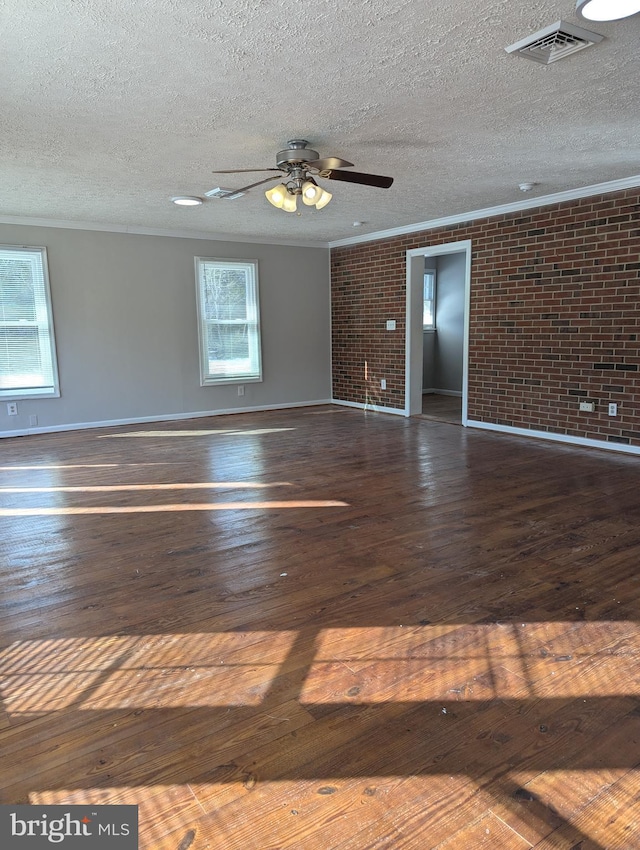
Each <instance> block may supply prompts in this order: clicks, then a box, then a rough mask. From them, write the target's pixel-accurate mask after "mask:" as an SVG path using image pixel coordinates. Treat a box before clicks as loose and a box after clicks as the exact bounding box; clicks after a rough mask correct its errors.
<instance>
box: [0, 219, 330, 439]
mask: <svg viewBox="0 0 640 850" xmlns="http://www.w3.org/2000/svg"><path fill="white" fill-rule="evenodd" d="M0 244H6V245H34V246H46V248H47V252H48V258H49V275H50V279H51V293H52V301H53V313H54V323H55V332H56V342H57V349H58V367H59V372H60V389H61V397H60V398H57V399H34V400H26V399H18V410H19V415H18V416H7V413H6V410H7V408H6V404H4V403H2V404H0V433H4V434H5V435H6V434H7V433H9V434H10V433H12V432H24V431H25V430H27V429H28V428H29V416H30V415H36V416H37V417H38V425H37V427H38V428H40V427H42V428H52V427H58V426H70V427H73V426H74V425H75V426H77V425H78V424H84V423H86V424H91V423H101V422H113V421H119V420H136V419H144V418H158V419H162V418H163V417H167V418H169V417H172V416H179V415H188V414H195V413H199V412H209V411H213V412H215V411H222V410H232V409H238V410H242V409H243V408H247V409H249V408H256V407H258V408H259V407H270V406H277V405H283V406H284V405H288V404H304V403H307V402H314V401H325V400H327V399H329V398H330V397H331V380H330V374H331V362H330V276H329V250H328V249H327V248H309V247H291V246H280V245H262V244H247V243H241V242H223V241H215V240H211V241H208V240H201V239H187V238H174V237H166V236H146V235H139V234H135V235H134V234H127V233H110V232H104V231H87V230H71V229H63V228H48V227H31V226H20V225H0ZM195 256H205V257H220V258H224V259H235V258H238V259H257V260H258V263H259V284H260V305H261V316H262V363H263V377H264V380H263V381H262V382H261V383H248V384H246V385H245V395H244V396H243V397H238V391H237V386H236V385H224V386H220V387H201V386H200V378H199V367H198V330H197V317H196V297H195V292H196V290H195V278H194V257H195Z"/></svg>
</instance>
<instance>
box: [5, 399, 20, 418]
mask: <svg viewBox="0 0 640 850" xmlns="http://www.w3.org/2000/svg"><path fill="white" fill-rule="evenodd" d="M17 415H18V403H17V402H16V401H10V402H9V404H8V405H7V416H17Z"/></svg>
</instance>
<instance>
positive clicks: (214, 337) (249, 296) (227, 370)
mask: <svg viewBox="0 0 640 850" xmlns="http://www.w3.org/2000/svg"><path fill="white" fill-rule="evenodd" d="M196 282H197V294H198V331H199V338H200V384H201V385H202V386H205V385H207V384H221V383H238V381H261V380H262V366H261V363H260V316H259V307H258V263H257V262H255V261H254V260H244V261H243V260H214V259H207V258H205V257H196Z"/></svg>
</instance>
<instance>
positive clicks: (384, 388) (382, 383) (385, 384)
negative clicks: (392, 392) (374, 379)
mask: <svg viewBox="0 0 640 850" xmlns="http://www.w3.org/2000/svg"><path fill="white" fill-rule="evenodd" d="M386 388H387V379H386V378H382V380H381V381H380V389H381V390H386Z"/></svg>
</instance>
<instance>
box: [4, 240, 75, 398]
mask: <svg viewBox="0 0 640 850" xmlns="http://www.w3.org/2000/svg"><path fill="white" fill-rule="evenodd" d="M0 250H2V251H15V252H16V253H18V252H22V253H24V252H30V253H33V254H39V255H40V261H41V263H42V278H43V283H44V298H45V307H46V312H47V324H48V332H49V346H50V353H51V369H52V377H53V383H52V389H51V390H44V389H39V388H37V387H34V388H31V387H23V388H12V387H8V388H2V387H0V399H21V398H60V379H59V376H58V357H57V349H56V340H55V332H54V321H53V306H52V303H51V286H50V284H49V262H48V258H47V249H46V248H44V247H37V246H32V245H0Z"/></svg>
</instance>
